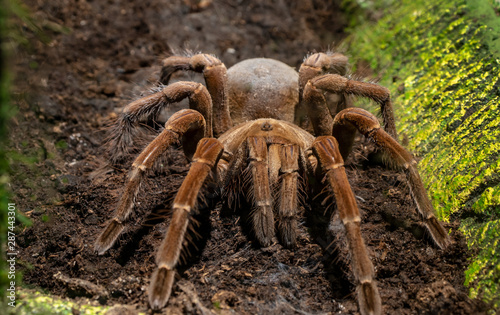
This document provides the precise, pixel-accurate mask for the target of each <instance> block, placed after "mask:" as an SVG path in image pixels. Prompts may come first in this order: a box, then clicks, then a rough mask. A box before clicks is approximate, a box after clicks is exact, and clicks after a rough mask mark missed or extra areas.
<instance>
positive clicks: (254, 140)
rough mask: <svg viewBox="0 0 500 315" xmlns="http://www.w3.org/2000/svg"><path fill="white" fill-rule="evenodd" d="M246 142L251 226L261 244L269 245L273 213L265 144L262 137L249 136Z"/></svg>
mask: <svg viewBox="0 0 500 315" xmlns="http://www.w3.org/2000/svg"><path fill="white" fill-rule="evenodd" d="M247 144H248V149H249V150H248V151H249V152H248V154H249V160H250V168H251V171H252V187H251V191H252V197H253V202H254V206H255V209H254V211H253V213H252V221H253V228H254V232H255V235H256V237H257V240H258V241H259V243H260V244H261V245H262V246H269V245H271V239H272V237H273V236H274V214H273V202H272V197H271V189H270V185H269V168H268V157H267V144H266V140H265V138H264V137H249V138H248V139H247Z"/></svg>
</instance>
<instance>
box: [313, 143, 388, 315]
mask: <svg viewBox="0 0 500 315" xmlns="http://www.w3.org/2000/svg"><path fill="white" fill-rule="evenodd" d="M312 149H313V152H314V155H315V156H316V157H317V159H318V161H319V165H320V166H321V169H322V170H323V172H324V173H325V174H326V180H327V181H328V184H329V186H330V187H331V188H332V190H333V194H334V197H335V201H336V203H337V211H338V212H339V216H340V219H341V220H342V224H343V226H344V228H345V233H346V238H347V242H348V244H349V252H350V253H351V255H352V258H351V259H352V266H353V268H352V270H353V274H354V278H355V279H356V282H357V283H356V285H357V291H358V303H359V308H360V312H361V314H363V315H364V314H381V312H382V303H381V299H380V295H379V293H378V289H377V286H376V285H375V281H374V279H373V278H374V275H375V271H374V269H373V265H372V262H371V260H370V257H369V256H368V252H367V250H366V246H365V243H364V241H363V238H362V236H361V229H360V223H361V218H360V215H359V209H358V205H357V204H356V198H355V197H354V193H353V192H352V189H351V186H350V185H349V181H348V180H347V175H346V173H345V170H344V160H343V159H342V155H341V154H340V151H339V146H338V143H337V140H335V138H334V137H332V136H321V137H318V138H317V139H316V141H314V143H313V146H312ZM331 220H334V218H333V216H332V219H331Z"/></svg>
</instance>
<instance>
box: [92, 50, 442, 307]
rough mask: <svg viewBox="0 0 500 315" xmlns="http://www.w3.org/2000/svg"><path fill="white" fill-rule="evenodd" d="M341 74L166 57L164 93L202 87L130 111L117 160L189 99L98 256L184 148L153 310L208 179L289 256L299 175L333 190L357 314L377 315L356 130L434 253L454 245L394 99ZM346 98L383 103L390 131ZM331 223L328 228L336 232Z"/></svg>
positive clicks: (336, 62)
mask: <svg viewBox="0 0 500 315" xmlns="http://www.w3.org/2000/svg"><path fill="white" fill-rule="evenodd" d="M346 68H347V58H346V57H345V56H343V55H341V54H323V53H318V54H313V55H311V56H309V57H307V58H306V59H305V61H304V63H303V64H302V66H301V68H300V70H299V72H298V73H297V72H295V71H294V70H293V69H292V68H290V67H288V66H286V65H285V64H283V63H281V62H278V61H275V60H271V59H263V58H258V59H251V60H247V61H244V62H241V63H239V64H236V65H235V66H233V67H232V68H231V69H230V70H229V71H227V72H226V68H225V66H224V64H223V63H222V62H220V61H219V60H218V59H217V58H215V57H213V56H210V55H206V54H199V55H194V56H190V57H183V56H182V57H181V56H172V57H169V58H167V59H165V60H164V62H163V69H162V74H161V81H162V83H164V84H168V83H169V80H170V77H171V75H172V73H174V72H175V71H179V70H192V71H197V72H201V73H203V75H204V77H205V82H206V87H205V86H203V85H202V84H199V83H194V82H176V83H173V84H169V85H167V86H166V87H165V88H164V89H163V90H162V91H161V92H158V93H155V94H152V95H150V96H146V97H144V98H141V99H139V100H137V101H135V102H132V103H130V104H129V105H127V106H126V107H125V108H124V111H123V113H122V115H121V116H120V117H119V119H118V121H117V122H116V124H115V128H114V130H113V136H112V139H111V159H112V161H113V162H118V161H120V160H121V159H122V158H123V157H124V156H126V155H128V154H129V149H130V147H132V146H133V143H134V138H135V136H136V130H137V128H138V122H139V121H140V119H141V118H143V117H149V118H155V117H157V115H158V114H159V112H160V110H161V109H162V107H163V106H165V105H166V104H169V103H172V102H177V101H179V100H181V99H183V98H189V102H190V109H184V110H181V111H178V112H176V113H175V114H173V115H172V116H171V117H170V118H169V120H168V121H167V122H166V124H165V128H164V129H163V130H162V131H161V132H160V133H159V134H158V135H157V137H156V138H155V139H154V140H153V141H152V142H151V143H150V144H149V145H148V146H147V147H146V148H145V149H144V150H143V151H142V152H141V153H140V154H139V155H138V156H137V158H136V159H135V161H134V162H133V164H132V170H131V172H130V175H129V179H128V182H127V185H126V187H125V189H124V192H123V194H122V197H121V199H120V201H119V202H118V205H117V208H116V213H115V215H114V217H113V218H112V219H111V220H110V221H109V223H108V224H107V226H106V228H105V229H104V230H103V232H102V233H101V235H100V236H99V237H98V239H97V241H96V243H95V249H96V251H97V252H98V253H99V254H103V253H104V252H106V251H107V250H108V249H109V248H110V247H111V246H113V244H114V242H115V241H116V240H117V238H118V237H119V235H120V234H121V233H122V231H123V230H124V228H125V225H126V223H127V220H128V218H129V216H130V213H131V212H132V211H133V207H134V198H135V197H136V194H137V192H138V189H139V186H140V183H141V181H142V179H143V175H144V174H145V172H146V171H147V170H148V169H151V168H152V167H153V166H154V163H155V161H156V160H158V159H159V158H160V157H161V156H162V155H164V154H165V151H166V149H167V148H168V147H169V146H170V145H171V144H172V143H175V142H181V143H182V145H183V149H184V152H185V155H186V157H187V158H188V159H189V160H191V161H192V163H191V166H190V170H189V172H188V174H187V175H186V177H185V179H184V182H183V183H182V185H181V187H180V188H179V191H178V192H177V195H176V197H175V199H174V201H173V204H172V210H173V212H172V218H171V221H170V225H169V227H168V230H167V232H166V236H165V238H164V240H163V242H162V244H161V246H160V248H159V249H158V252H157V265H158V268H157V270H156V271H155V272H154V274H153V276H152V279H151V284H150V287H149V292H148V293H149V303H150V305H151V307H152V308H153V309H160V308H162V307H164V306H165V305H166V304H167V302H168V298H169V296H170V293H171V289H172V285H173V281H174V275H175V267H176V265H177V263H178V260H179V255H180V252H181V249H182V245H183V243H184V240H185V233H186V230H187V227H188V225H189V222H190V216H191V214H192V212H193V211H194V209H195V208H196V204H197V200H198V198H199V197H200V194H201V193H202V186H203V184H204V183H205V182H206V181H207V179H208V178H214V179H215V182H216V184H217V186H218V187H219V188H220V190H221V194H220V196H222V198H221V199H223V201H226V202H228V200H229V202H230V199H231V198H232V194H234V193H237V192H238V191H239V190H247V192H246V196H247V199H248V202H249V204H250V205H251V207H252V209H251V211H250V213H251V225H252V229H253V231H254V233H255V237H256V239H257V241H258V242H259V243H260V244H261V245H262V246H269V245H270V244H271V241H272V238H273V237H274V236H275V235H276V234H277V235H278V237H279V239H280V242H281V243H282V244H283V245H284V246H285V247H289V248H292V247H294V246H295V244H296V227H297V218H296V217H297V209H298V207H299V206H300V205H299V198H298V190H299V187H300V185H304V184H305V181H304V180H303V178H304V177H303V176H301V174H306V175H307V176H310V177H316V178H317V179H318V180H317V182H324V183H325V185H327V186H329V187H330V189H331V192H332V194H333V197H334V198H335V204H336V211H337V212H336V215H335V216H334V217H335V218H339V219H340V221H341V226H343V231H342V233H344V234H345V239H347V243H348V247H349V251H350V253H351V255H350V256H351V265H352V268H351V269H352V272H353V274H354V279H355V281H356V286H357V295H358V302H359V307H360V312H361V313H362V314H380V313H381V312H382V303H381V299H380V296H379V293H378V289H377V286H376V282H375V272H374V269H373V265H372V263H371V260H370V258H369V255H368V251H367V249H366V246H365V244H364V241H363V238H362V236H361V231H360V223H361V219H360V214H359V210H358V206H357V203H356V199H355V196H354V194H353V192H352V189H351V187H350V185H349V182H348V179H347V176H346V173H345V170H344V159H345V158H346V157H347V156H348V154H349V152H350V150H351V146H352V142H353V140H354V134H355V132H356V131H359V132H360V133H361V134H363V135H365V136H366V137H368V138H370V139H371V140H372V141H373V142H374V143H375V145H376V146H378V147H379V148H380V149H382V150H384V152H385V154H386V155H387V156H388V158H389V159H390V162H391V163H392V164H393V165H394V166H395V167H397V168H399V169H400V170H401V171H402V172H404V173H405V175H406V178H407V181H408V185H409V186H410V189H411V193H412V196H413V199H414V201H415V203H416V208H417V209H418V211H419V212H420V214H421V216H422V220H423V223H424V224H425V226H426V228H427V230H428V232H429V234H430V235H431V237H432V239H433V240H434V241H435V243H436V245H437V246H439V247H441V248H445V247H446V246H447V245H448V244H449V242H450V241H449V236H448V234H447V232H446V231H445V230H444V228H443V227H442V226H441V224H440V223H439V222H438V221H437V219H436V217H435V214H434V209H433V208H432V205H431V203H430V201H429V198H428V196H427V193H426V191H425V188H424V186H423V184H422V181H421V179H420V176H419V174H418V171H417V168H416V162H415V160H414V158H413V156H412V155H411V154H410V153H409V152H408V151H407V150H406V149H404V148H403V147H402V146H401V145H400V144H399V143H398V141H397V134H396V130H395V125H394V118H393V114H392V105H391V101H390V96H389V92H388V90H387V89H385V88H383V87H381V86H378V85H376V84H371V83H365V82H360V81H354V80H349V79H347V78H345V77H344V76H343V75H345V73H346ZM325 92H330V93H332V94H333V95H334V96H335V97H334V98H332V99H333V100H334V102H333V103H332V102H330V103H328V102H327V101H326V98H325V94H324V93H325ZM350 95H357V96H362V97H367V98H370V99H372V100H374V101H376V102H377V103H379V104H380V106H381V113H382V117H383V120H384V128H382V127H381V126H380V124H379V122H378V120H377V118H376V117H375V116H374V115H372V114H371V113H369V112H367V111H366V110H363V109H360V108H355V107H352V99H351V97H350ZM304 114H307V117H308V121H309V122H310V125H311V126H310V127H312V130H313V132H312V133H310V132H309V131H306V130H305V129H302V128H301V127H299V125H298V124H299V123H300V124H302V123H304V120H302V115H304ZM214 136H215V137H214ZM242 174H246V176H248V181H247V183H246V184H242V183H241V180H240V178H241V175H242ZM334 217H332V218H331V222H332V223H337V222H334V220H337V219H334ZM337 226H338V224H337Z"/></svg>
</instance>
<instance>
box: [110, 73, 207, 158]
mask: <svg viewBox="0 0 500 315" xmlns="http://www.w3.org/2000/svg"><path fill="white" fill-rule="evenodd" d="M186 97H187V98H189V107H190V108H191V109H194V110H196V111H198V112H199V113H201V114H202V115H203V117H204V118H205V121H206V125H205V127H204V132H205V135H206V136H212V101H211V98H210V94H209V93H208V91H207V89H206V88H205V86H203V84H200V83H195V82H186V81H183V82H176V83H173V84H171V85H169V86H167V87H165V88H164V89H163V90H162V91H160V92H157V93H154V94H152V95H149V96H146V97H143V98H141V99H138V100H136V101H134V102H132V103H130V104H128V105H127V106H125V108H124V109H123V112H122V114H121V115H120V117H119V118H118V120H117V122H116V124H115V126H114V127H113V130H112V133H111V138H110V144H111V160H112V162H113V163H116V162H119V161H121V160H122V159H123V158H124V157H125V156H126V155H127V154H128V153H129V151H130V149H131V148H132V147H133V139H134V133H135V132H136V131H135V127H136V125H137V124H138V123H139V121H140V120H141V119H142V118H144V117H148V118H149V117H150V118H153V119H154V118H156V117H157V116H158V114H159V113H160V111H161V109H162V108H163V107H164V106H165V105H167V104H169V103H175V102H179V101H181V100H183V99H184V98H186Z"/></svg>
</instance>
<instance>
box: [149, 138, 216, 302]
mask: <svg viewBox="0 0 500 315" xmlns="http://www.w3.org/2000/svg"><path fill="white" fill-rule="evenodd" d="M222 149H223V146H222V144H221V143H220V142H219V141H218V140H217V139H214V138H203V139H201V140H200V142H199V143H198V147H197V148H196V152H195V154H194V157H193V163H192V164H191V168H190V169H189V172H188V174H187V175H186V178H185V179H184V181H183V183H182V185H181V187H180V188H179V191H178V192H177V195H176V197H175V199H174V203H173V206H172V209H173V214H172V219H171V221H170V225H169V227H168V230H167V232H166V235H165V238H164V239H163V242H162V244H161V246H160V248H159V250H158V253H157V256H156V263H157V265H158V269H156V271H155V272H154V273H153V276H152V277H151V283H150V286H149V290H148V294H149V304H150V305H151V307H152V308H153V309H160V308H162V307H163V306H165V304H166V303H167V301H168V299H169V297H170V293H171V291H172V284H173V282H174V276H175V266H176V265H177V262H178V261H179V255H180V253H181V249H182V245H183V243H184V238H185V237H184V236H185V233H186V229H187V227H188V223H189V220H190V216H191V211H192V210H193V209H194V208H195V206H196V202H197V199H198V195H199V192H200V189H201V187H202V185H203V183H204V182H205V180H206V179H207V177H208V176H209V175H210V173H211V171H212V170H214V169H215V165H216V164H217V161H218V160H219V158H220V156H221V153H222Z"/></svg>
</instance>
